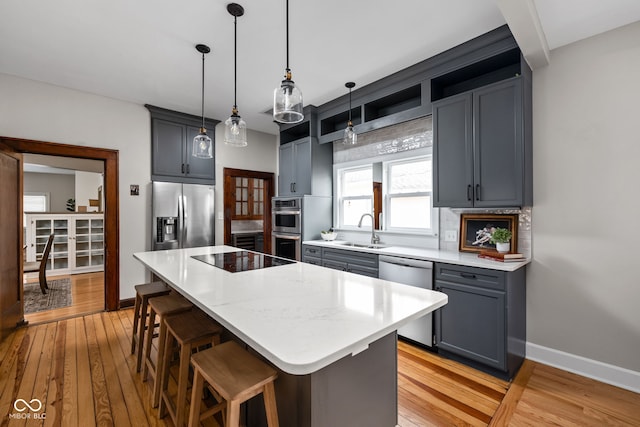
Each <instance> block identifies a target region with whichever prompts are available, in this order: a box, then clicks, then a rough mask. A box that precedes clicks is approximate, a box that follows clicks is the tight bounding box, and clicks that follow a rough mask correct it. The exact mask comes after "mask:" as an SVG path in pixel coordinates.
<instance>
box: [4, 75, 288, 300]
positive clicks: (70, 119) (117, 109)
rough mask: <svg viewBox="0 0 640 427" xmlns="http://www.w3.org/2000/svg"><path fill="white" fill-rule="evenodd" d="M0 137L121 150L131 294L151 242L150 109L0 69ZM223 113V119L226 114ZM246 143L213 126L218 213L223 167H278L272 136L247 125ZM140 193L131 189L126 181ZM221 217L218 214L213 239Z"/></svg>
mask: <svg viewBox="0 0 640 427" xmlns="http://www.w3.org/2000/svg"><path fill="white" fill-rule="evenodd" d="M0 94H2V96H0V135H1V136H8V137H16V138H26V139H33V140H39V141H48V142H58V143H65V144H73V145H80V146H91V147H101V148H109V149H115V150H118V151H119V164H120V170H119V178H120V182H119V193H120V299H126V298H132V297H133V296H134V295H135V292H134V289H133V286H134V285H136V284H138V283H143V282H144V281H145V280H147V279H148V277H147V273H146V271H145V269H144V268H143V267H142V265H141V264H140V263H139V262H138V261H136V260H135V259H134V258H133V253H135V252H140V251H145V250H149V248H150V246H151V243H150V241H151V233H150V228H151V227H150V226H149V225H148V223H149V221H150V218H151V180H150V176H151V147H150V144H151V131H150V129H151V125H150V116H149V112H148V110H147V109H146V108H145V107H144V106H142V105H137V104H132V103H128V102H123V101H118V100H115V99H111V98H105V97H101V96H97V95H92V94H88V93H84V92H79V91H75V90H70V89H65V88H62V87H57V86H52V85H47V84H43V83H38V82H34V81H31V80H26V79H21V78H18V77H14V76H9V75H6V74H0ZM224 119H226V118H223V120H224ZM249 125H250V124H249ZM247 136H248V139H249V146H248V147H246V148H243V149H238V148H234V147H227V146H225V145H224V143H223V142H222V140H223V137H224V128H223V125H222V124H220V125H218V126H217V129H216V141H217V142H216V182H217V183H218V184H217V185H216V211H217V212H222V205H223V192H222V188H223V187H222V169H223V168H224V167H231V168H238V169H251V170H256V171H264V172H274V173H275V172H276V171H277V163H278V150H277V138H276V137H275V136H273V135H268V134H264V133H261V132H254V131H248V132H247ZM130 184H138V185H140V195H139V196H131V195H129V185H130ZM222 227H223V222H222V221H220V220H216V242H217V243H222V241H223V239H224V237H223V229H222Z"/></svg>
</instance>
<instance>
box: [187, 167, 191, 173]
mask: <svg viewBox="0 0 640 427" xmlns="http://www.w3.org/2000/svg"><path fill="white" fill-rule="evenodd" d="M190 171H191V167H190V166H189V165H187V174H188V173H189V172H190Z"/></svg>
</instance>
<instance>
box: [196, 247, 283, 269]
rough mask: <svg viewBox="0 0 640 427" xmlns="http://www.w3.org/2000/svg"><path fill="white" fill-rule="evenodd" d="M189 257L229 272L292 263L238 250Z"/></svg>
mask: <svg viewBox="0 0 640 427" xmlns="http://www.w3.org/2000/svg"><path fill="white" fill-rule="evenodd" d="M191 258H193V259H197V260H198V261H202V262H204V263H207V264H210V265H213V266H214V267H218V268H221V269H223V270H226V271H228V272H231V273H238V272H240V271H250V270H259V269H261V268H267V267H276V266H278V265H287V264H293V263H294V262H295V261H291V260H288V259H284V258H277V257H274V256H271V255H266V254H263V253H259V252H249V251H238V252H224V253H221V254H206V255H193V256H192V257H191Z"/></svg>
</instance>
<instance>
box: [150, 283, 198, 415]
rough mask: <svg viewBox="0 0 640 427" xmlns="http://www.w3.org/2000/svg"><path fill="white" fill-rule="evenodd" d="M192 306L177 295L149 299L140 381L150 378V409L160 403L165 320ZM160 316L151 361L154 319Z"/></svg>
mask: <svg viewBox="0 0 640 427" xmlns="http://www.w3.org/2000/svg"><path fill="white" fill-rule="evenodd" d="M192 308H193V305H192V304H191V303H190V302H189V301H187V300H186V299H185V298H184V297H182V296H180V295H177V294H169V295H164V296H160V297H153V298H151V299H149V316H148V317H147V332H146V337H145V346H144V361H143V362H142V381H143V382H144V381H147V377H148V376H150V377H151V378H152V380H153V387H152V394H151V407H153V408H157V407H158V404H159V403H160V385H161V384H160V383H161V376H160V373H161V372H163V371H162V362H163V359H164V354H163V351H164V349H165V345H164V340H165V338H166V336H167V334H166V332H165V331H166V328H167V324H166V322H165V320H167V318H168V317H169V316H173V315H175V314H178V313H183V312H185V311H189V310H191V309H192ZM157 316H160V322H159V323H160V331H159V333H158V339H159V340H158V341H159V342H158V353H157V355H156V360H153V357H152V354H151V347H152V345H153V337H154V329H155V324H156V317H157Z"/></svg>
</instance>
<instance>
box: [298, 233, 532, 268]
mask: <svg viewBox="0 0 640 427" xmlns="http://www.w3.org/2000/svg"><path fill="white" fill-rule="evenodd" d="M302 243H303V244H305V245H313V246H324V247H327V248H336V249H347V250H352V251H358V252H367V253H375V254H379V255H389V256H399V257H405V258H413V259H421V260H426V261H433V262H443V263H447V264H457V265H466V266H469V267H480V268H489V269H491V270H500V271H516V270H518V269H519V268H522V267H524V266H525V265H527V264H529V263H530V262H531V260H530V259H525V260H523V261H518V262H500V261H493V260H489V259H484V258H479V257H478V254H476V253H469V252H452V251H443V250H439V249H422V248H412V247H406V246H392V245H389V246H386V247H383V248H360V247H355V246H346V245H345V243H346V242H344V241H340V240H333V241H325V240H305V241H304V242H302Z"/></svg>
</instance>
